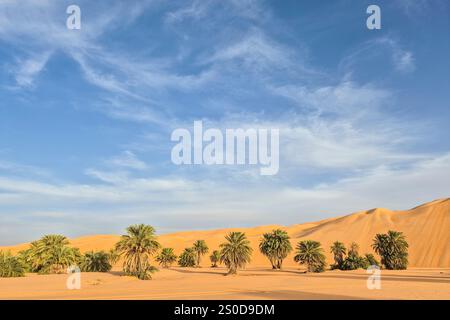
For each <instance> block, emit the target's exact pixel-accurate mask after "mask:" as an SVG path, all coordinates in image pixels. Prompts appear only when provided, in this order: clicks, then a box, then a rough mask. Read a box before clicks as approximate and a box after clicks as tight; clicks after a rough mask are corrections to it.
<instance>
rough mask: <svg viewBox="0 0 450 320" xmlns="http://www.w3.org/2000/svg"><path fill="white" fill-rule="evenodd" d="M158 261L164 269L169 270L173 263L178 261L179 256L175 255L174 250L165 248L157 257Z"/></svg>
mask: <svg viewBox="0 0 450 320" xmlns="http://www.w3.org/2000/svg"><path fill="white" fill-rule="evenodd" d="M156 261H158V262H159V264H160V265H161V266H162V267H163V268H168V267H170V265H171V264H172V263H174V262H175V261H177V256H176V255H175V253H173V248H163V249H162V250H161V253H160V254H159V255H158V256H157V257H156Z"/></svg>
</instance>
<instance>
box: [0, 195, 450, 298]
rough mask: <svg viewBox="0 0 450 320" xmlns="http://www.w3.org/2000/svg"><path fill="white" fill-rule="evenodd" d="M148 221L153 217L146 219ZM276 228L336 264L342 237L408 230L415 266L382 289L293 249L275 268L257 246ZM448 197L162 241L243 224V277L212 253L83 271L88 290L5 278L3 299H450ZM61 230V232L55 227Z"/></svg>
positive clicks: (217, 236)
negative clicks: (247, 247) (185, 264)
mask: <svg viewBox="0 0 450 320" xmlns="http://www.w3.org/2000/svg"><path fill="white" fill-rule="evenodd" d="M147 223H150V224H151V222H147ZM274 228H281V229H284V230H286V231H287V232H288V233H289V235H290V236H291V238H292V239H291V242H292V244H293V245H295V244H296V243H297V242H298V241H299V240H303V239H311V240H317V241H320V242H321V243H322V247H323V248H324V249H325V253H326V255H327V261H328V263H332V256H331V254H330V253H329V247H330V245H331V244H332V243H333V242H334V241H336V240H339V241H341V242H344V243H345V244H346V245H347V246H348V245H349V244H350V242H352V241H355V242H357V243H358V244H359V245H360V253H361V254H364V253H373V250H372V249H371V244H372V239H373V237H374V236H375V234H376V233H385V232H387V231H388V230H390V229H392V230H397V231H401V232H403V233H404V234H405V235H406V238H407V241H408V243H409V245H410V248H409V254H410V256H409V261H410V264H409V267H410V268H409V269H408V270H406V271H387V270H383V271H382V289H381V290H368V289H367V287H366V280H367V276H368V275H367V274H366V273H365V271H364V270H358V271H339V270H336V271H327V272H325V273H323V274H305V273H304V269H303V268H302V267H300V266H298V265H296V264H295V263H294V261H293V259H292V257H293V254H292V255H291V256H289V257H288V258H287V259H286V260H285V263H284V270H282V271H272V270H271V269H270V265H269V263H268V261H267V259H266V258H265V257H264V256H263V255H261V254H260V253H259V251H258V243H259V239H260V237H261V234H262V233H264V232H268V231H271V230H272V229H274ZM449 230H450V199H440V200H436V201H433V202H430V203H426V204H424V205H421V206H418V207H415V208H413V209H410V210H404V211H391V210H388V209H381V208H377V209H371V210H367V211H362V212H356V213H353V214H349V215H346V216H341V217H337V218H331V219H326V220H322V221H318V222H313V223H304V224H298V225H292V226H288V227H285V226H279V225H269V226H260V227H255V228H234V229H220V230H207V231H189V232H178V233H171V234H163V235H160V236H159V237H158V239H159V241H160V243H161V244H162V245H163V246H164V247H172V248H174V249H175V253H176V254H179V253H181V252H182V250H183V249H184V248H186V247H190V246H191V245H192V243H193V242H194V241H195V240H198V239H203V240H205V241H206V242H207V244H208V246H209V248H210V251H212V250H215V249H218V247H219V244H220V243H222V242H223V240H224V236H225V234H227V233H228V232H230V231H243V232H245V233H246V235H247V237H248V238H249V240H250V241H251V243H252V247H253V256H252V262H251V263H250V264H249V265H248V266H247V268H246V270H244V271H242V272H240V275H238V276H227V277H225V276H224V275H223V274H225V270H224V269H223V268H209V265H210V264H209V259H208V256H209V254H207V255H206V256H204V257H203V260H202V263H201V265H202V267H203V268H196V269H191V268H179V267H172V268H171V269H160V272H158V273H156V274H155V275H154V280H152V281H139V280H137V279H134V278H131V277H127V276H123V275H122V274H121V272H120V271H119V270H120V268H119V266H116V267H115V268H114V270H116V271H113V272H111V273H103V274H102V273H82V289H81V290H67V289H66V286H65V281H66V278H67V275H27V277H24V278H14V279H0V298H18V299H30V298H32V299H55V298H61V299H65V298H67V299H72V298H75V299H89V298H95V299H221V298H223V299H271V298H273V299H303V298H307V299H355V298H356V299H366V298H367V299H381V298H384V299H449V298H450V249H449V244H450V235H449ZM55 233H57V231H56V230H55ZM118 239H119V236H118V235H94V236H84V237H79V238H75V239H71V245H73V246H75V247H78V248H80V250H81V251H82V252H85V251H88V250H109V249H110V248H113V247H114V244H115V243H116V242H117V241H118ZM27 247H28V244H20V245H16V246H11V247H0V250H11V251H12V252H13V253H16V252H18V251H20V250H22V249H25V248H27Z"/></svg>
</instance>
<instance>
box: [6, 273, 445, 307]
mask: <svg viewBox="0 0 450 320" xmlns="http://www.w3.org/2000/svg"><path fill="white" fill-rule="evenodd" d="M225 272H226V270H225V269H224V268H200V269H197V268H179V267H173V268H171V269H160V271H159V272H158V273H156V274H155V275H154V279H153V280H151V281H140V280H137V279H135V278H132V277H127V276H123V275H122V274H121V272H119V271H117V272H114V271H113V272H111V273H82V276H81V277H82V281H81V283H82V287H81V289H80V290H68V289H66V279H67V275H64V274H61V275H35V274H29V275H27V277H24V278H8V279H0V299H200V300H204V299H450V269H411V270H406V271H387V270H383V271H382V289H381V290H368V289H367V287H366V280H367V276H368V275H367V274H366V273H365V271H364V270H358V271H345V272H344V271H327V272H325V273H321V274H305V273H304V270H301V269H299V268H298V267H297V268H286V269H285V270H283V271H272V270H270V269H267V267H252V268H248V269H247V270H244V271H241V272H240V274H239V275H238V276H224V273H225Z"/></svg>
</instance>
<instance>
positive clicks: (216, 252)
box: [209, 250, 220, 268]
mask: <svg viewBox="0 0 450 320" xmlns="http://www.w3.org/2000/svg"><path fill="white" fill-rule="evenodd" d="M209 260H211V267H212V268H217V262H219V261H220V251H219V250H214V251H213V252H212V253H211V255H210V256H209Z"/></svg>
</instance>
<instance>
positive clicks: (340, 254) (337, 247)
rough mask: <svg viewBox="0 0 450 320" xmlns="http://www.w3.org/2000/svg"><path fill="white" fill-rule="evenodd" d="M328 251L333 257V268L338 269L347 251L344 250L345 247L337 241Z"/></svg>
mask: <svg viewBox="0 0 450 320" xmlns="http://www.w3.org/2000/svg"><path fill="white" fill-rule="evenodd" d="M330 249H331V250H330V252H331V253H332V254H333V257H334V263H335V267H336V268H339V267H340V266H341V265H342V262H343V261H344V256H345V252H346V250H347V249H346V248H345V245H344V244H343V243H342V242H339V241H335V242H334V243H333V245H332V246H331V248H330Z"/></svg>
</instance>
